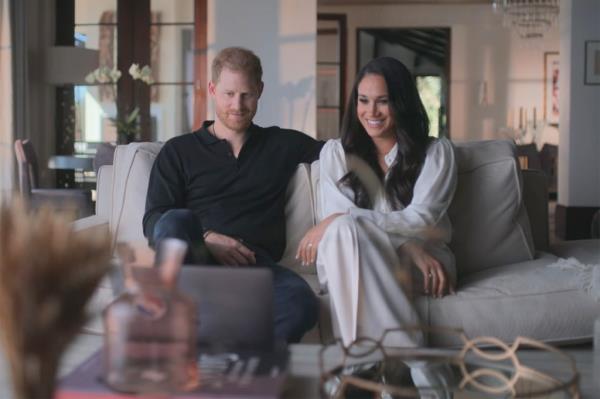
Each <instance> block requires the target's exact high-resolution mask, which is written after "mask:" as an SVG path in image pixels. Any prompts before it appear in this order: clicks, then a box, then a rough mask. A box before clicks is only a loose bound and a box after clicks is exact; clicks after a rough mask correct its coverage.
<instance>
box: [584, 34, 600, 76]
mask: <svg viewBox="0 0 600 399" xmlns="http://www.w3.org/2000/svg"><path fill="white" fill-rule="evenodd" d="M584 84H586V85H600V40H588V41H586V42H585V81H584Z"/></svg>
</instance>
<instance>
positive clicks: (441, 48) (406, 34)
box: [356, 28, 450, 138]
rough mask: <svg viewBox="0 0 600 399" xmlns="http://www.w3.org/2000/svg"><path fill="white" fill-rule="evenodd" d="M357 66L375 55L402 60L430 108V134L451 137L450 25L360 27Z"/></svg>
mask: <svg viewBox="0 0 600 399" xmlns="http://www.w3.org/2000/svg"><path fill="white" fill-rule="evenodd" d="M356 55H357V57H356V58H357V59H356V64H357V65H356V66H357V70H360V68H362V67H363V66H364V65H365V64H366V63H367V62H369V61H370V60H371V59H373V58H375V57H383V56H389V57H394V58H396V59H398V60H399V61H401V62H402V63H403V64H404V65H406V67H407V68H408V69H409V71H410V72H411V73H412V75H413V76H414V77H415V83H416V85H417V89H418V90H419V94H420V95H421V101H423V105H424V106H425V109H426V110H427V115H428V116H429V124H430V130H429V131H430V133H429V134H430V135H431V136H435V137H448V138H449V137H450V132H449V126H450V123H449V119H448V117H449V115H450V112H449V109H450V28H361V29H357V52H356Z"/></svg>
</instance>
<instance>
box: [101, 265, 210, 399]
mask: <svg viewBox="0 0 600 399" xmlns="http://www.w3.org/2000/svg"><path fill="white" fill-rule="evenodd" d="M179 263H180V262H179ZM125 267H126V270H127V272H126V278H125V286H126V290H125V292H124V293H123V294H121V295H120V296H119V297H118V298H116V299H115V300H114V301H113V302H112V303H111V304H110V305H109V306H108V307H107V308H106V309H105V311H104V314H103V317H104V327H105V335H104V340H105V345H104V378H105V382H106V383H107V384H108V385H109V386H110V387H112V388H113V389H115V390H118V391H121V392H128V393H129V392H130V393H169V392H177V391H187V390H189V389H193V388H194V387H195V386H196V385H197V380H198V378H197V377H198V376H197V353H196V327H197V325H196V317H197V313H196V305H195V303H194V302H193V301H192V300H191V299H190V298H188V297H187V296H186V295H184V294H183V293H181V292H179V291H178V290H177V288H176V287H175V284H174V282H175V281H176V278H172V277H173V276H176V274H177V271H178V267H179V265H177V266H176V267H175V269H176V270H173V268H171V272H174V273H175V274H174V275H172V276H171V277H169V273H170V272H166V273H165V271H166V270H167V267H166V266H165V265H164V264H163V265H161V266H160V267H158V268H156V267H154V268H150V267H132V266H125Z"/></svg>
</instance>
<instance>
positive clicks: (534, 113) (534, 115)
mask: <svg viewBox="0 0 600 399" xmlns="http://www.w3.org/2000/svg"><path fill="white" fill-rule="evenodd" d="M536 119H537V117H536V112H535V107H533V128H534V129H535V128H536V122H535V121H536Z"/></svg>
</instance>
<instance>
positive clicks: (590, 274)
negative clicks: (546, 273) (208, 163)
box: [548, 258, 600, 302]
mask: <svg viewBox="0 0 600 399" xmlns="http://www.w3.org/2000/svg"><path fill="white" fill-rule="evenodd" d="M548 267H555V268H557V269H561V270H569V271H573V273H572V276H573V285H574V286H575V287H577V288H579V289H581V290H583V291H585V292H587V293H588V294H590V295H591V296H592V298H594V300H595V301H596V302H600V265H585V264H583V263H581V262H580V261H578V260H577V259H575V258H568V259H563V258H559V259H558V261H557V262H555V263H552V264H550V265H548Z"/></svg>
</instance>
